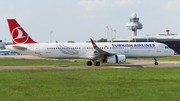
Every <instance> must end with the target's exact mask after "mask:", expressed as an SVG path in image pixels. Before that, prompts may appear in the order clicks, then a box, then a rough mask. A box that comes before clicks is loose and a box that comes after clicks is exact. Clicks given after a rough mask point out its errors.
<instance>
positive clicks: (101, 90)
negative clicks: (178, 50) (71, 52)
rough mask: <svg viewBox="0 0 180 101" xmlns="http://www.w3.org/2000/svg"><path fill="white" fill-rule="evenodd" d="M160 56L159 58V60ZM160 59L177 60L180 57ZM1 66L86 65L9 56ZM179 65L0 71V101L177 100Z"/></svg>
mask: <svg viewBox="0 0 180 101" xmlns="http://www.w3.org/2000/svg"><path fill="white" fill-rule="evenodd" d="M160 59H161V58H159V59H158V60H160ZM162 60H168V61H169V60H171V61H179V60H180V57H178V56H175V57H174V56H173V57H166V58H162ZM0 61H1V62H0V65H8V66H9V65H82V64H83V65H85V64H86V60H77V62H70V61H68V60H44V59H35V60H32V59H13V58H11V59H9V58H0ZM179 95H180V68H175V67H174V68H173V67H172V68H128V69H71V70H66V69H47V70H45V69H39V70H0V99H1V101H119V100H120V101H142V100H143V101H178V100H180V96H179Z"/></svg>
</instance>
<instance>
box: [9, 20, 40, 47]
mask: <svg viewBox="0 0 180 101" xmlns="http://www.w3.org/2000/svg"><path fill="white" fill-rule="evenodd" d="M7 21H8V25H9V30H10V33H11V36H12V41H13V44H19V43H23V44H31V43H37V42H35V41H34V40H32V39H31V37H30V36H29V35H28V34H27V33H26V32H25V31H24V29H23V28H22V27H21V26H20V25H19V24H18V23H17V22H16V20H15V19H7Z"/></svg>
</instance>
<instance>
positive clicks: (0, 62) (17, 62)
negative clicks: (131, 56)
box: [0, 58, 128, 66]
mask: <svg viewBox="0 0 180 101" xmlns="http://www.w3.org/2000/svg"><path fill="white" fill-rule="evenodd" d="M72 61H74V60H68V59H59V60H47V59H14V58H0V66H25V65H26V66H27V65H86V62H87V60H76V62H72ZM103 64H111V63H103ZM124 64H128V62H125V63H124Z"/></svg>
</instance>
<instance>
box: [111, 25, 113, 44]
mask: <svg viewBox="0 0 180 101" xmlns="http://www.w3.org/2000/svg"><path fill="white" fill-rule="evenodd" d="M112 37H113V28H111V42H112Z"/></svg>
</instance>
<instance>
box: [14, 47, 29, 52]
mask: <svg viewBox="0 0 180 101" xmlns="http://www.w3.org/2000/svg"><path fill="white" fill-rule="evenodd" d="M12 47H13V48H14V49H17V50H21V51H25V50H26V49H27V48H26V47H21V46H12Z"/></svg>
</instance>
